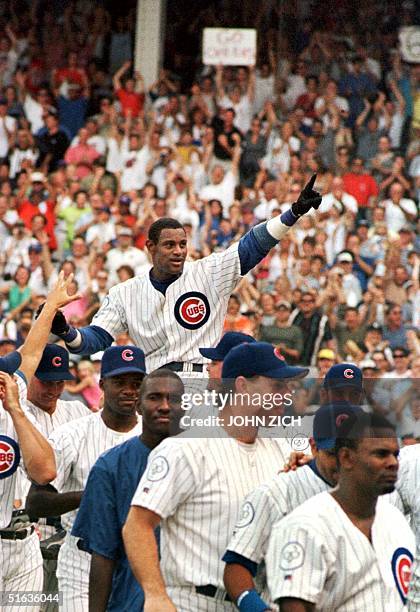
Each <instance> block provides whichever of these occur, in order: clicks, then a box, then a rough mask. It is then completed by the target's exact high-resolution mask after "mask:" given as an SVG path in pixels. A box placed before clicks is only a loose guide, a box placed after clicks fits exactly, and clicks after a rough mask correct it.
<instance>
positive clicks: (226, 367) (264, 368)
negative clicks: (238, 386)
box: [222, 342, 309, 379]
mask: <svg viewBox="0 0 420 612" xmlns="http://www.w3.org/2000/svg"><path fill="white" fill-rule="evenodd" d="M308 372H309V368H299V367H295V366H289V365H287V363H286V360H285V359H284V357H283V355H282V354H281V353H280V351H279V349H277V348H275V347H274V346H273V345H272V344H269V343H268V342H248V343H245V344H240V345H239V346H235V347H234V348H232V349H231V350H230V351H229V353H228V354H227V355H226V357H225V359H224V361H223V367H222V378H236V377H237V376H245V378H252V377H253V376H266V377H267V378H278V379H285V378H304V377H305V376H306V375H307V374H308Z"/></svg>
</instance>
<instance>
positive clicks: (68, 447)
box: [49, 412, 141, 532]
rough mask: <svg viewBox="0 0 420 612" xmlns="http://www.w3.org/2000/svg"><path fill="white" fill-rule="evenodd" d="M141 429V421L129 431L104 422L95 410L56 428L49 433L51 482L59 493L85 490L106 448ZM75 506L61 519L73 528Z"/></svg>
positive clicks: (66, 525)
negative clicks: (53, 467) (52, 459)
mask: <svg viewBox="0 0 420 612" xmlns="http://www.w3.org/2000/svg"><path fill="white" fill-rule="evenodd" d="M140 433H141V421H139V423H137V425H136V426H135V427H134V428H133V429H131V430H130V431H127V432H120V431H114V430H113V429H110V428H109V427H107V426H106V425H105V423H104V422H103V419H102V412H95V413H92V414H89V415H88V416H85V417H82V418H80V419H76V420H74V421H71V422H70V423H67V424H66V425H62V426H61V427H58V428H57V429H55V430H54V431H53V432H52V434H51V435H50V437H49V442H50V443H51V446H52V447H53V449H54V454H55V460H56V465H57V477H56V479H55V480H54V481H53V482H52V483H51V484H52V485H53V486H54V487H55V488H56V489H57V491H58V492H59V493H67V492H69V491H82V490H83V489H84V488H85V485H86V481H87V479H88V476H89V472H90V470H91V468H92V466H93V464H94V463H95V461H96V460H97V459H98V457H99V455H101V454H102V453H103V452H105V451H106V450H108V449H109V448H112V447H114V446H116V445H117V444H121V443H122V442H125V441H126V440H128V439H129V438H132V437H133V436H136V435H139V434H140ZM76 513H77V511H76V510H73V511H72V512H67V513H66V514H63V516H62V519H61V522H62V525H63V527H64V528H65V529H66V530H67V531H69V532H70V531H71V528H72V526H73V522H74V519H75V517H76Z"/></svg>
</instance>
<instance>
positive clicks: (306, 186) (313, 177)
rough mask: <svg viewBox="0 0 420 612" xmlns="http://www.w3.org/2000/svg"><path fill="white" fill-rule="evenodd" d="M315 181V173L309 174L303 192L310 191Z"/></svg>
mask: <svg viewBox="0 0 420 612" xmlns="http://www.w3.org/2000/svg"><path fill="white" fill-rule="evenodd" d="M315 181H316V173H315V174H313V175H312V176H311V178H310V179H309V181H308V183H307V184H306V185H305V188H304V190H303V191H305V193H309V192H310V191H312V189H313V188H314V185H315Z"/></svg>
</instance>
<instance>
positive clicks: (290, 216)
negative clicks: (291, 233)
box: [280, 208, 299, 227]
mask: <svg viewBox="0 0 420 612" xmlns="http://www.w3.org/2000/svg"><path fill="white" fill-rule="evenodd" d="M298 219H299V217H296V215H295V214H294V213H293V212H292V209H291V208H289V210H286V212H284V213H283V214H282V215H281V217H280V221H281V222H282V223H283V225H288V226H289V227H292V225H294V224H295V223H296V221H297V220H298Z"/></svg>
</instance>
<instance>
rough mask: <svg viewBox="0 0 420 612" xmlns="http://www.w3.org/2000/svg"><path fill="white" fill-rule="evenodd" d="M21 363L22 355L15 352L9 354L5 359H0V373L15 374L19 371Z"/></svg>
mask: <svg viewBox="0 0 420 612" xmlns="http://www.w3.org/2000/svg"><path fill="white" fill-rule="evenodd" d="M21 363H22V355H21V354H20V353H18V352H17V351H13V353H9V355H6V356H5V357H0V371H1V372H7V374H14V373H15V372H16V370H18V369H19V366H20V364H21Z"/></svg>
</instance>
